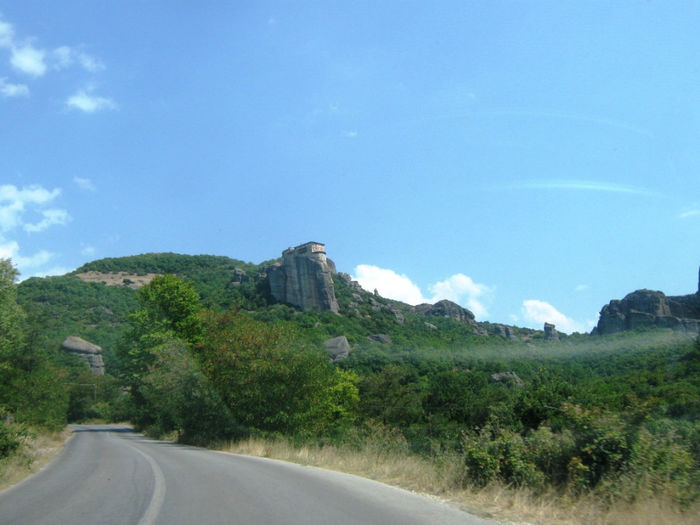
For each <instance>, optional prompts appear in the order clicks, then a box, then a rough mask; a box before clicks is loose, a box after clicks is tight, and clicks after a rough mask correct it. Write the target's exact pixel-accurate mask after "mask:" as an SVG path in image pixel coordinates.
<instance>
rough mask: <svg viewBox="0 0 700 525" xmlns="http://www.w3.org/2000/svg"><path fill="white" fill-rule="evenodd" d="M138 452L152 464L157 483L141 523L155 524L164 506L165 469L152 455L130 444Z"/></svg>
mask: <svg viewBox="0 0 700 525" xmlns="http://www.w3.org/2000/svg"><path fill="white" fill-rule="evenodd" d="M129 446H130V447H131V448H133V449H134V450H135V451H136V452H138V453H139V454H141V455H142V456H143V457H144V458H146V461H148V463H149V464H150V465H151V470H152V471H153V477H154V478H155V485H154V487H153V496H151V502H150V503H149V504H148V508H147V509H146V512H144V513H143V516H141V520H140V521H139V525H154V524H155V522H156V518H157V517H158V513H159V512H160V508H161V507H162V506H163V500H165V476H163V471H162V470H160V467H159V466H158V463H156V460H155V459H153V458H152V457H151V456H149V455H148V454H146V453H145V452H142V451H141V450H139V449H138V448H136V447H135V446H133V445H129Z"/></svg>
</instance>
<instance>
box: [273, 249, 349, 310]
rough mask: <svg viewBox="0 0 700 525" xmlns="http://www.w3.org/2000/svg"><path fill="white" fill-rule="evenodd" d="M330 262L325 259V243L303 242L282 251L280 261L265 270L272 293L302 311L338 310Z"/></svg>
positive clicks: (332, 265) (334, 271)
mask: <svg viewBox="0 0 700 525" xmlns="http://www.w3.org/2000/svg"><path fill="white" fill-rule="evenodd" d="M334 273H336V270H335V264H333V261H331V260H330V259H328V258H326V249H325V246H324V245H323V244H321V243H318V242H307V243H305V244H301V245H299V246H296V247H295V248H289V249H287V250H285V251H284V252H283V253H282V263H278V264H275V265H273V266H271V267H269V268H268V269H267V275H268V277H269V280H270V292H271V294H272V296H273V297H274V298H275V299H277V300H278V301H281V302H283V303H289V304H293V305H295V306H299V307H300V308H302V309H303V310H309V309H313V308H319V309H321V310H330V311H331V312H335V313H338V301H337V299H336V297H335V289H334V287H333V278H332V274H334Z"/></svg>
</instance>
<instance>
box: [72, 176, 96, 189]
mask: <svg viewBox="0 0 700 525" xmlns="http://www.w3.org/2000/svg"><path fill="white" fill-rule="evenodd" d="M73 182H75V183H76V184H77V185H78V187H79V188H80V189H82V190H86V191H95V189H96V188H95V185H94V184H93V183H92V181H91V180H90V179H87V178H83V177H73Z"/></svg>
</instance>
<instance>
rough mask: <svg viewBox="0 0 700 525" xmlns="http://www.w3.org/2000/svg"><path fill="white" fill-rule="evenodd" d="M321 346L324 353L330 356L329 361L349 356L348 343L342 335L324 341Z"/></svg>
mask: <svg viewBox="0 0 700 525" xmlns="http://www.w3.org/2000/svg"><path fill="white" fill-rule="evenodd" d="M323 344H324V346H325V347H326V352H328V353H329V354H330V356H331V360H332V361H334V362H335V361H340V360H341V359H345V358H346V357H348V356H349V355H350V343H348V339H347V337H345V336H344V335H339V336H338V337H333V338H331V339H326V340H325V341H324V342H323Z"/></svg>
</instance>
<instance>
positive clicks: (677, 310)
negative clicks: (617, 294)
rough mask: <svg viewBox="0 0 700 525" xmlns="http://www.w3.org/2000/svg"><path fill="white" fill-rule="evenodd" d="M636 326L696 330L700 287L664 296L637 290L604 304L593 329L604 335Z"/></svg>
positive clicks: (699, 320) (699, 322)
mask: <svg viewBox="0 0 700 525" xmlns="http://www.w3.org/2000/svg"><path fill="white" fill-rule="evenodd" d="M640 327H658V328H672V329H673V330H678V331H683V332H689V333H700V291H699V293H696V294H692V295H679V296H670V297H667V296H666V295H665V294H664V293H663V292H659V291H653V290H637V291H636V292H632V293H631V294H628V295H627V296H625V297H624V298H623V299H622V300H617V299H616V300H613V301H610V303H608V304H607V305H605V306H604V307H603V309H602V310H601V311H600V317H599V319H598V326H597V327H596V328H595V329H594V331H593V332H594V333H597V334H601V335H604V334H613V333H616V332H622V331H624V330H634V329H635V328H640Z"/></svg>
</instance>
